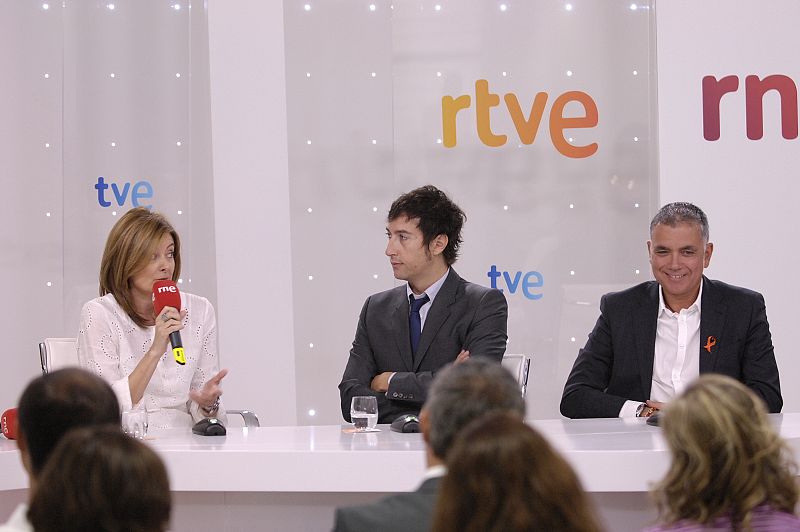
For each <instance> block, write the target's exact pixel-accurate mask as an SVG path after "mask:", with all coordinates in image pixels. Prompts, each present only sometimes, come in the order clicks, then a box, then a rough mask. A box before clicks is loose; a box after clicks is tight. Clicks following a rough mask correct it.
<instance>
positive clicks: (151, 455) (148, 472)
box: [28, 425, 171, 532]
mask: <svg viewBox="0 0 800 532" xmlns="http://www.w3.org/2000/svg"><path fill="white" fill-rule="evenodd" d="M170 508H171V498H170V491H169V479H168V477H167V471H166V469H165V468H164V464H163V462H162V461H161V459H160V458H159V457H158V456H157V455H156V453H155V452H154V451H153V450H152V449H150V447H148V446H147V445H145V444H144V443H142V442H140V441H138V440H135V439H133V438H131V437H129V436H127V435H125V434H123V433H122V432H121V431H120V430H119V427H116V426H111V425H106V426H95V427H87V428H81V429H76V430H73V431H71V432H70V433H69V434H67V435H66V436H65V437H64V439H62V441H61V443H59V445H58V447H56V450H55V451H54V453H53V455H52V456H51V457H50V458H49V460H48V461H47V464H46V465H45V468H44V470H43V471H42V475H41V477H40V482H39V485H38V488H37V489H36V491H35V493H34V494H33V499H32V501H31V505H30V508H29V510H28V520H29V521H30V522H31V524H32V525H33V528H34V530H36V532H62V531H64V530H70V531H72V532H163V531H165V530H167V528H168V526H169V519H170Z"/></svg>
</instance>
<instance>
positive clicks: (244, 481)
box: [0, 414, 800, 531]
mask: <svg viewBox="0 0 800 532" xmlns="http://www.w3.org/2000/svg"><path fill="white" fill-rule="evenodd" d="M771 417H772V419H773V421H774V423H775V424H776V427H777V428H778V430H779V432H780V433H781V435H782V436H783V438H784V439H786V440H787V441H788V442H789V444H790V445H791V446H792V448H793V450H794V453H795V456H796V457H800V414H777V415H773V416H771ZM530 424H531V425H533V426H534V427H535V428H537V429H538V430H539V431H540V432H542V433H543V434H544V435H545V437H546V438H547V439H548V440H549V441H550V442H551V443H552V444H553V446H554V447H555V448H556V449H558V450H559V451H560V452H561V453H562V454H563V455H564V456H565V457H566V459H567V460H568V461H569V462H570V463H571V464H572V465H573V467H574V468H575V470H576V471H577V473H578V475H579V477H580V478H581V481H582V482H583V486H584V488H585V489H586V490H587V492H589V493H590V494H591V496H592V498H593V499H594V501H595V503H596V504H597V505H598V508H599V510H600V513H601V514H602V516H603V518H604V519H605V521H606V524H607V525H608V529H609V530H615V531H617V530H619V531H624V530H639V529H640V527H641V526H643V525H645V524H647V523H648V522H649V521H650V520H652V519H653V518H654V517H655V511H654V509H653V507H652V504H651V503H650V502H649V499H648V496H647V490H648V488H649V486H650V485H651V484H652V483H653V482H654V481H656V480H658V479H660V478H661V477H662V476H663V474H664V473H665V471H666V469H667V466H668V463H669V455H668V452H667V450H666V447H665V444H664V441H663V439H662V437H661V434H660V429H658V428H655V427H650V426H647V425H646V424H645V423H644V421H643V420H620V419H590V420H534V421H531V422H530ZM379 428H381V429H383V430H382V431H381V432H379V433H372V434H349V433H344V432H343V431H342V429H343V427H340V426H337V425H334V426H320V427H313V426H298V427H262V428H258V429H231V430H229V432H228V435H227V436H225V437H201V436H196V435H193V434H190V433H189V432H188V430H183V429H172V430H162V431H154V433H153V434H152V435H151V436H152V438H151V439H150V440H149V443H150V444H151V445H152V446H153V447H154V448H155V449H156V451H157V452H158V453H159V454H160V455H161V456H162V458H163V459H164V461H165V463H166V465H167V469H168V471H169V475H170V481H171V486H172V490H173V491H174V492H175V493H174V496H175V500H174V502H175V505H174V514H173V530H176V531H184V530H185V531H189V530H192V531H198V530H220V531H222V530H254V529H264V530H266V529H274V530H329V529H330V527H331V524H332V518H333V509H334V508H335V507H336V506H338V505H344V504H358V503H361V502H367V501H371V500H374V499H376V498H378V497H380V496H383V495H384V494H386V493H392V492H398V491H409V490H413V489H415V487H416V486H417V484H418V483H419V480H420V477H421V475H422V473H423V471H424V468H425V456H424V443H423V441H422V437H421V435H419V434H398V433H394V432H391V431H389V430H388V426H384V425H379ZM0 471H2V472H3V473H2V475H0V510H2V511H4V512H5V513H3V514H0V520H2V519H5V516H6V515H7V514H8V512H9V511H10V508H12V507H13V504H16V502H18V501H19V500H24V498H25V496H26V492H25V488H26V486H27V477H26V476H25V474H24V472H23V470H22V466H21V464H20V461H19V456H18V452H17V451H16V446H15V444H14V443H13V442H8V441H5V440H3V439H2V438H0Z"/></svg>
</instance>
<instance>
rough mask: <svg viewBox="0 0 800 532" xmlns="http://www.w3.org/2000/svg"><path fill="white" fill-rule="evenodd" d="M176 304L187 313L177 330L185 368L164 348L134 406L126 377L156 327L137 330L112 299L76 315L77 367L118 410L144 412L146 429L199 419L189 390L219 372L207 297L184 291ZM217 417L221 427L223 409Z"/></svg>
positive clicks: (97, 302)
mask: <svg viewBox="0 0 800 532" xmlns="http://www.w3.org/2000/svg"><path fill="white" fill-rule="evenodd" d="M181 303H182V304H183V308H184V309H186V318H184V320H183V325H184V328H183V330H182V331H181V339H182V341H183V347H184V350H185V354H186V364H185V365H183V366H181V365H179V364H177V363H176V362H175V360H174V358H173V357H172V350H171V348H170V347H169V344H167V350H166V351H165V352H164V355H163V356H162V357H161V360H160V361H159V362H158V366H156V369H155V371H154V372H153V376H152V377H151V379H150V382H149V383H148V384H147V388H145V391H144V396H143V397H142V400H141V401H140V402H139V403H137V405H133V404H132V402H131V392H130V388H129V385H128V375H130V374H131V373H132V372H133V370H134V369H136V366H137V365H138V364H139V361H141V360H142V358H143V357H144V355H145V353H147V350H148V349H150V345H151V343H152V342H153V336H154V334H155V333H154V330H155V327H152V326H151V327H144V328H142V327H139V326H138V325H136V323H134V322H133V320H132V319H131V318H130V316H128V315H127V314H126V313H125V311H124V310H122V307H120V306H119V304H118V303H117V301H116V299H114V296H113V295H111V294H106V295H105V296H103V297H98V298H95V299H92V300H91V301H89V302H88V303H86V304H85V305H84V306H83V309H82V310H81V321H80V331H79V332H78V358H79V360H80V362H81V365H82V366H83V367H84V368H86V369H88V370H89V371H92V372H93V373H96V374H97V375H99V376H101V377H102V378H103V379H105V380H106V381H107V382H108V383H109V384H111V387H112V388H113V389H114V392H115V393H116V395H117V399H118V400H119V404H120V408H121V409H122V410H123V411H125V410H131V409H132V408H134V407H137V408H139V407H144V408H145V409H146V410H147V414H148V415H147V418H148V424H149V426H150V427H151V428H170V427H190V426H191V425H192V424H193V423H194V422H195V421H198V420H200V419H202V418H203V417H204V416H203V414H202V412H201V411H200V407H199V405H198V404H197V403H195V402H194V401H192V400H191V399H190V398H189V390H190V389H192V390H193V389H199V388H202V386H203V385H204V384H205V382H206V380H207V379H209V378H211V377H213V376H214V375H216V374H217V372H218V371H219V358H218V356H217V320H216V316H215V314H214V307H213V306H212V305H211V303H209V301H208V300H207V299H206V298H204V297H200V296H196V295H194V294H188V293H186V292H181ZM217 417H220V418H221V419H222V420H223V422H224V420H225V411H224V409H223V407H222V406H220V410H219V413H218V414H217Z"/></svg>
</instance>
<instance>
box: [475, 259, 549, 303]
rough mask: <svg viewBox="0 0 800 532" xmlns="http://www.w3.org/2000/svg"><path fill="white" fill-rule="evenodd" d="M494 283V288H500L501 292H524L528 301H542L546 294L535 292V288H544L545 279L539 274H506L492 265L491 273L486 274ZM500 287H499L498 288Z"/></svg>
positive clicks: (518, 272) (519, 272)
mask: <svg viewBox="0 0 800 532" xmlns="http://www.w3.org/2000/svg"><path fill="white" fill-rule="evenodd" d="M486 275H488V276H489V279H490V281H491V283H492V288H498V289H500V291H501V292H503V291H504V288H507V289H508V292H509V293H510V294H514V293H516V291H517V290H521V291H522V295H524V296H525V297H526V298H528V299H533V300H536V299H541V298H542V296H543V295H544V294H542V293H541V291H538V293H537V292H534V291H533V290H532V289H534V288H542V287H543V286H544V277H543V276H542V274H541V273H539V272H526V273H523V272H521V271H516V272H506V271H499V270H498V269H497V266H496V265H495V264H492V266H491V268H489V271H488V272H487V273H486ZM498 285H499V286H498Z"/></svg>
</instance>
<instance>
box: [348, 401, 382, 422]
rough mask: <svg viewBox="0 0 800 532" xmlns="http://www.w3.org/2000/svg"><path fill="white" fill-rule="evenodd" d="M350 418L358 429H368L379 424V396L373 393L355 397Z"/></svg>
mask: <svg viewBox="0 0 800 532" xmlns="http://www.w3.org/2000/svg"><path fill="white" fill-rule="evenodd" d="M350 418H351V419H352V420H353V425H354V426H355V428H356V430H357V431H368V430H372V429H374V428H375V425H377V424H378V398H377V397H374V396H372V395H367V396H358V397H353V400H352V402H351V403H350Z"/></svg>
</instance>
